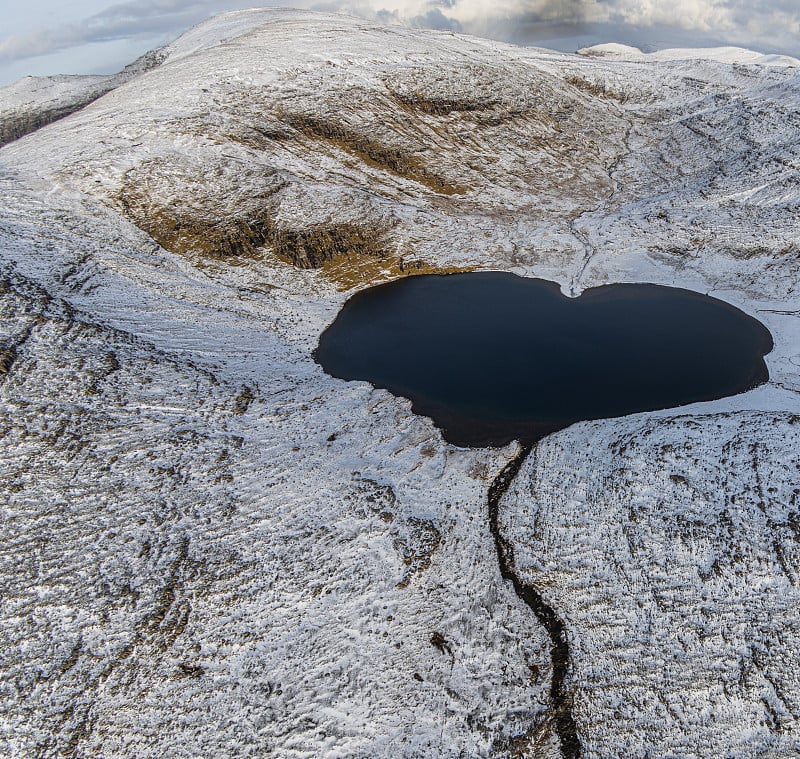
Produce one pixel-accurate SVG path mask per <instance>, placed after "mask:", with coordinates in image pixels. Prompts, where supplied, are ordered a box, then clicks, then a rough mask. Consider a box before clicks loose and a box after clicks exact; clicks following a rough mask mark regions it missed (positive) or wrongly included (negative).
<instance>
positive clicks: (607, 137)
mask: <svg viewBox="0 0 800 759" xmlns="http://www.w3.org/2000/svg"><path fill="white" fill-rule="evenodd" d="M612 52H614V51H612ZM714 57H717V58H720V57H722V58H723V59H724V60H709V58H714ZM753 61H757V62H755V63H754V62H753ZM772 63H780V64H781V65H772ZM125 79H127V81H124V80H125ZM121 81H123V83H122V84H119V82H115V83H114V88H113V89H112V90H111V91H110V92H108V93H107V94H105V95H103V96H102V97H99V98H98V99H96V100H95V101H94V102H92V103H91V104H90V105H87V106H85V107H82V108H80V109H79V110H77V111H76V112H75V113H73V114H72V115H69V116H67V117H65V118H60V119H59V120H57V121H55V122H53V123H51V124H49V125H47V126H44V127H42V128H39V129H37V130H36V131H34V132H32V133H30V134H28V135H27V136H24V137H22V138H21V139H17V140H15V141H13V142H10V143H9V144H7V145H6V146H5V147H3V148H2V149H1V150H0V188H1V189H0V192H1V193H2V195H1V196H0V197H2V202H0V308H1V309H2V317H3V318H2V321H0V436H1V438H2V454H1V455H0V482H2V493H3V496H4V498H3V501H2V504H1V507H2V511H1V512H0V529H1V530H2V543H1V546H2V548H1V549H0V603H1V604H2V614H1V615H0V753H2V755H4V756H13V757H62V756H63V757H111V756H114V757H265V756H274V757H280V758H281V759H283V758H284V757H285V758H287V759H291V758H299V757H489V756H496V757H545V758H546V757H560V756H565V757H573V756H578V755H580V756H584V757H598V758H599V757H617V756H626V757H729V758H730V759H736V758H740V757H741V758H742V759H745V758H749V757H796V756H798V755H800V499H799V498H798V493H800V377H798V371H799V370H800V328H799V327H800V324H799V323H798V317H800V294H799V293H798V282H799V281H800V68H798V67H797V66H795V65H792V62H791V61H787V60H786V59H781V60H780V61H772V60H770V59H758V58H754V56H753V55H751V54H747V53H746V52H744V53H742V52H741V51H740V52H739V53H736V52H735V51H730V50H728V51H726V52H725V54H724V55H720V54H715V55H711V56H704V55H702V54H701V53H698V54H697V55H693V54H691V53H689V52H687V51H680V54H677V53H676V54H675V55H674V56H672V59H670V56H662V59H653V58H650V57H648V56H641V55H640V56H636V55H633V54H630V53H629V52H628V53H626V52H625V51H622V52H620V51H619V50H616V52H615V53H614V54H613V55H609V54H605V53H602V51H600V54H599V53H598V51H597V50H595V51H594V52H592V51H587V54H586V55H564V54H560V53H554V52H551V51H547V50H541V49H535V48H522V47H514V46H510V45H504V44H500V43H497V42H492V41H487V40H481V39H476V38H471V37H467V36H462V35H457V34H451V33H440V32H430V31H418V30H408V29H404V28H400V27H382V26H377V25H373V24H369V23H367V22H363V21H358V20H354V19H351V18H348V17H344V16H336V15H319V14H313V13H306V12H296V11H288V10H254V11H242V12H236V13H231V14H227V15H224V16H220V17H218V18H216V19H213V20H211V21H208V22H205V23H204V24H201V25H200V26H199V27H196V28H195V29H193V30H190V31H189V32H188V33H187V34H185V35H184V36H183V37H181V38H180V39H178V40H177V41H176V42H175V43H173V44H172V45H170V46H168V47H167V48H165V49H163V50H161V51H159V53H158V55H157V56H155V57H154V58H152V60H150V61H149V63H148V65H147V66H142V67H141V68H140V69H139V70H138V71H137V72H134V73H133V74H131V75H129V76H126V77H123V80H121ZM34 84H35V83H32V82H27V83H21V84H20V85H19V86H17V87H16V89H15V88H6V89H4V90H0V113H2V114H8V113H11V112H12V111H14V109H18V108H19V107H21V106H20V103H22V104H26V103H27V104H28V105H26V106H25V107H26V108H28V112H29V113H32V114H33V116H32V117H30V116H25V118H32V119H33V121H31V122H30V124H33V127H35V126H38V122H36V114H37V113H38V112H39V111H46V110H47V109H48V108H51V106H52V103H54V102H57V103H62V102H65V101H68V102H70V103H73V104H76V103H78V101H80V100H81V98H83V97H84V95H85V94H86V92H87V91H88V90H91V89H92V88H93V87H95V86H96V85H98V84H99V83H98V82H95V81H92V82H89V81H86V82H82V83H77V82H76V83H73V84H74V85H75V86H74V87H73V86H72V84H70V85H69V86H67V85H66V84H65V83H64V81H62V80H53V81H52V82H50V83H49V84H48V83H47V82H40V83H39V84H36V86H34ZM104 86H105V85H104ZM31 93H34V94H31ZM37 104H38V105H37ZM76 107H77V106H76ZM37 108H38V109H39V110H38V111H37ZM30 124H29V126H30ZM31 128H32V127H31ZM23 131H26V130H23ZM469 269H501V270H506V271H511V272H515V273H517V274H520V275H525V276H535V277H542V278H546V279H551V280H554V281H557V282H559V283H560V284H561V286H562V289H563V290H564V291H565V292H566V293H569V294H571V295H578V294H579V293H580V292H581V291H582V290H583V289H585V288H587V287H591V286H593V285H597V284H603V283H609V282H653V283H658V284H665V285H675V286H680V287H684V288H689V289H694V290H697V291H701V292H704V293H710V294H713V295H714V296H715V297H718V298H722V299H724V300H727V301H728V302H730V303H732V304H734V305H736V306H737V307H739V308H740V309H742V310H744V311H745V312H747V313H749V314H751V315H753V316H755V317H757V318H758V319H760V320H761V321H762V322H763V323H764V324H765V325H766V326H767V327H768V328H769V329H770V331H771V333H772V335H773V337H774V343H775V347H774V350H773V351H772V353H770V354H769V355H768V356H767V363H768V366H769V371H770V381H769V382H768V383H767V384H765V385H762V386H761V387H759V388H757V389H755V390H752V391H750V392H747V393H744V394H742V395H739V396H736V397H732V398H727V399H724V400H720V401H715V402H709V403H703V404H696V405H693V406H688V407H683V408H678V409H669V410H665V411H659V412H654V413H644V414H637V415H633V416H628V417H624V418H618V419H608V420H603V421H595V422H587V423H581V424H576V425H573V426H572V427H570V428H568V429H565V430H562V431H561V432H559V433H557V434H554V435H552V436H550V437H548V438H546V439H544V440H542V441H541V442H539V443H538V444H537V445H536V446H534V447H533V449H532V450H530V451H528V450H525V449H523V450H520V449H519V447H518V446H517V445H516V444H512V445H509V446H507V447H506V448H503V449H460V448H456V447H454V446H452V445H449V444H447V443H446V442H444V441H443V439H442V437H441V435H440V433H439V431H438V430H437V429H436V428H435V427H434V426H433V424H432V423H431V422H430V420H429V419H427V418H424V417H420V416H416V415H414V414H412V413H411V411H410V404H409V403H408V402H407V401H406V400H404V399H402V398H396V397H393V396H392V395H390V394H388V393H387V392H386V391H383V390H375V389H374V388H372V387H371V386H370V385H368V384H366V383H362V382H343V381H340V380H336V379H333V378H331V377H329V376H327V375H326V374H325V373H324V372H323V371H322V370H321V368H320V367H319V366H318V365H317V364H316V363H315V362H314V360H313V357H312V352H313V350H314V347H315V346H316V342H317V339H318V337H319V335H320V333H321V331H322V330H323V329H324V328H325V327H326V326H327V325H328V324H329V323H330V322H331V321H332V320H333V319H334V318H335V316H336V314H337V312H338V310H339V309H340V307H341V306H342V304H343V303H344V301H345V300H346V299H347V297H348V296H349V295H350V294H352V293H353V292H354V290H355V289H357V288H363V287H366V286H368V285H370V284H374V283H377V282H381V281H386V280H388V279H392V278H395V277H398V276H405V275H407V274H409V273H416V272H447V271H460V270H469ZM570 731H572V732H571V734H570Z"/></svg>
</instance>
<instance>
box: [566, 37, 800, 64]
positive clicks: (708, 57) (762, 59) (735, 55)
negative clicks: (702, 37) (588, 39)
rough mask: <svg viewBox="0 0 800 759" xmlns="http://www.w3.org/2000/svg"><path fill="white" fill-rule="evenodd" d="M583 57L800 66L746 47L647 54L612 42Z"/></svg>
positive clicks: (586, 51) (786, 58)
mask: <svg viewBox="0 0 800 759" xmlns="http://www.w3.org/2000/svg"><path fill="white" fill-rule="evenodd" d="M578 54H579V55H586V56H595V57H598V58H611V59H613V60H618V61H636V62H643V61H654V62H655V61H659V62H663V61H687V60H698V61H717V62H719V63H729V64H734V63H743V64H749V65H753V66H791V67H798V66H800V60H798V59H797V58H792V56H790V55H777V54H766V53H758V52H756V51H755V50H748V49H747V48H743V47H732V46H725V47H704V48H680V47H671V48H665V49H663V50H654V51H652V52H649V53H645V52H643V51H642V50H640V49H639V48H638V47H633V46H632V45H622V44H620V43H618V42H608V43H604V44H601V45H592V46H591V47H584V48H581V49H580V50H579V51H578Z"/></svg>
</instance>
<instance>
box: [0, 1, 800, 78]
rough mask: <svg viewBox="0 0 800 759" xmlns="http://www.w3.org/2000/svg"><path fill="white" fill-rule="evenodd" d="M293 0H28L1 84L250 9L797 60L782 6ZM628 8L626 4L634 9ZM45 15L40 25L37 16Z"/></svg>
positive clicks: (135, 52) (96, 61) (4, 46)
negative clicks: (731, 50) (262, 0)
mask: <svg viewBox="0 0 800 759" xmlns="http://www.w3.org/2000/svg"><path fill="white" fill-rule="evenodd" d="M485 5H486V4H485V3H482V2H475V0H385V1H383V2H382V1H381V0H367V1H366V2H360V0H330V1H328V2H318V1H316V0H300V1H299V2H294V3H280V2H279V3H277V4H276V3H271V4H267V5H262V6H253V4H251V3H247V2H244V3H242V2H236V0H218V1H216V2H215V1H213V0H211V1H209V0H146V1H145V2H134V1H130V0H129V1H128V2H121V3H119V2H118V3H111V2H109V0H77V2H74V3H71V4H70V5H69V7H64V6H63V5H58V4H55V2H54V0H30V2H29V3H27V4H26V5H25V7H24V8H22V7H16V8H12V9H11V12H10V14H9V15H8V18H7V19H6V29H7V30H8V33H7V35H6V36H5V37H0V87H5V86H7V85H10V84H13V83H14V82H16V81H18V80H19V79H21V78H23V77H26V76H56V75H93V74H113V73H116V72H117V71H119V70H121V69H122V68H123V67H124V66H126V65H127V64H129V63H132V62H133V61H135V60H136V59H137V58H138V57H139V56H141V55H143V54H144V53H146V52H148V51H149V50H153V49H155V48H158V47H161V46H163V45H165V44H169V43H170V42H171V41H173V40H174V39H176V38H178V37H179V36H181V34H183V33H184V32H185V31H187V30H188V29H190V28H191V27H192V26H195V25H196V24H198V23H201V22H203V21H205V20H207V19H208V18H211V17H213V16H216V15H219V14H220V13H225V12H229V11H234V10H243V9H247V8H251V7H276V8H291V7H294V8H297V9H299V10H312V11H313V10H317V11H328V12H332V11H333V12H339V13H345V14H347V15H351V16H356V17H360V18H365V19H368V20H372V21H375V22H379V23H386V24H400V25H403V26H407V27H412V28H420V29H439V30H450V31H454V32H462V33H465V34H472V35H475V36H479V37H486V38H489V39H494V40H498V41H501V42H509V43H513V44H517V45H525V46H534V47H543V48H549V49H552V50H556V51H559V52H565V53H572V52H576V51H577V50H578V49H580V48H583V47H590V46H593V45H597V44H604V43H620V44H625V45H630V46H633V47H637V48H639V49H640V50H642V51H643V52H653V51H656V50H663V49H668V48H675V47H678V48H681V47H682V48H708V47H720V46H734V47H743V48H746V49H749V50H754V51H756V52H759V53H763V54H779V55H787V56H791V57H800V10H795V9H792V8H790V5H791V2H790V0H760V1H759V2H756V3H755V4H754V7H753V8H751V9H749V10H748V11H747V12H743V11H742V10H741V8H740V3H739V2H738V0H723V2H722V4H720V3H719V2H714V0H676V2H675V3H674V4H673V7H672V8H670V9H665V8H663V7H662V6H660V5H658V4H656V3H655V0H652V1H651V2H645V3H640V4H639V5H638V6H636V4H631V3H630V2H629V0H610V1H609V2H602V3H601V2H599V0H584V2H581V3H578V8H577V10H576V8H575V5H576V4H575V3H574V2H558V0H501V2H499V3H498V4H493V7H492V8H491V9H487V8H485V7H484V6H485ZM634 6H635V7H634ZM44 17H47V19H48V21H47V22H44V23H43V22H42V21H41V19H42V18H44Z"/></svg>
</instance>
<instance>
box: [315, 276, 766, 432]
mask: <svg viewBox="0 0 800 759" xmlns="http://www.w3.org/2000/svg"><path fill="white" fill-rule="evenodd" d="M771 349H772V337H771V335H770V333H769V332H768V330H767V329H766V327H764V326H763V325H762V324H761V323H760V322H758V321H757V320H755V319H753V318H752V317H750V316H748V315H747V314H745V313H743V312H742V311H740V310H739V309H737V308H735V307H733V306H731V305H730V304H728V303H724V302H723V301H720V300H717V299H715V298H709V297H707V296H705V295H701V294H699V293H695V292H691V291H689V290H681V289H677V288H671V287H661V286H658V285H629V284H621V285H606V286H603V287H597V288H593V289H590V290H586V291H585V292H584V293H583V294H582V295H581V296H580V297H579V298H567V297H565V296H564V295H562V294H561V291H560V289H559V287H558V285H557V284H555V283H553V282H547V281H545V280H541V279H526V278H523V277H518V276H516V275H513V274H507V273H503V272H476V273H468V274H452V275H430V276H418V277H408V278H406V279H401V280H398V281H396V282H391V283H389V284H386V285H380V286H378V287H373V288H370V289H369V290H365V291H362V292H360V293H357V294H356V295H354V296H353V297H352V298H350V300H348V301H347V303H346V304H345V306H344V307H343V308H342V310H341V312H340V313H339V315H338V316H337V317H336V320H335V321H334V322H333V324H332V325H331V326H330V327H329V328H328V329H327V330H325V332H324V333H323V334H322V336H321V337H320V341H319V346H318V348H317V351H316V354H315V356H316V359H317V361H318V362H319V363H320V364H321V366H322V367H323V369H324V370H325V371H326V372H327V373H328V374H331V375H333V376H334V377H339V378H342V379H346V380H366V381H368V382H371V383H372V384H373V385H375V386H376V387H382V388H386V389H388V390H389V391H390V392H392V393H394V394H395V395H401V396H404V397H406V398H409V399H410V400H411V401H412V404H413V409H414V411H415V412H416V413H418V414H424V415H425V416H429V417H431V418H432V419H433V421H434V423H435V424H436V425H437V426H438V427H440V428H441V429H442V433H443V435H444V437H445V439H447V440H448V441H450V442H451V443H454V444H456V445H462V446H482V445H503V444H505V443H508V442H509V441H511V440H515V439H516V440H521V441H523V442H534V441H536V440H539V439H540V438H542V437H544V436H545V435H547V434H549V433H550V432H554V431H555V430H559V429H562V428H563V427H566V426H568V425H570V424H572V423H573V422H577V421H581V420H589V419H601V418H607V417H614V416H622V415H624V414H631V413H634V412H638V411H648V410H656V409H663V408H670V407H673V406H680V405H683V404H687V403H693V402H696V401H706V400H713V399H717V398H723V397H725V396H729V395H735V394H736V393H741V392H743V391H745V390H749V389H751V388H753V387H755V386H757V385H760V384H762V383H763V382H765V381H766V380H767V379H768V377H769V375H768V372H767V367H766V364H765V363H764V359H763V357H764V356H765V355H766V354H767V353H769V351H770V350H771Z"/></svg>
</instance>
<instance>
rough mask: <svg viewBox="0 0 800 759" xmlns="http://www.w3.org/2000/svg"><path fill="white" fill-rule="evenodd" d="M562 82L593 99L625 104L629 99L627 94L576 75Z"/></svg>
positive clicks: (603, 83) (604, 83) (602, 83)
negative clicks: (591, 96)
mask: <svg viewBox="0 0 800 759" xmlns="http://www.w3.org/2000/svg"><path fill="white" fill-rule="evenodd" d="M564 81H565V82H566V83H567V84H571V85H572V86H573V87H575V88H576V89H578V90H580V91H581V92H586V93H587V94H589V95H593V96H594V97H598V98H606V99H608V100H616V101H617V102H618V103H627V102H628V100H629V99H630V96H629V95H628V94H627V93H625V92H620V91H618V90H615V89H613V88H612V87H609V85H608V84H607V83H606V82H593V81H591V80H589V79H586V78H584V77H582V76H579V75H578V74H573V75H571V76H568V77H567V78H566V79H565V80H564Z"/></svg>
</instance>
